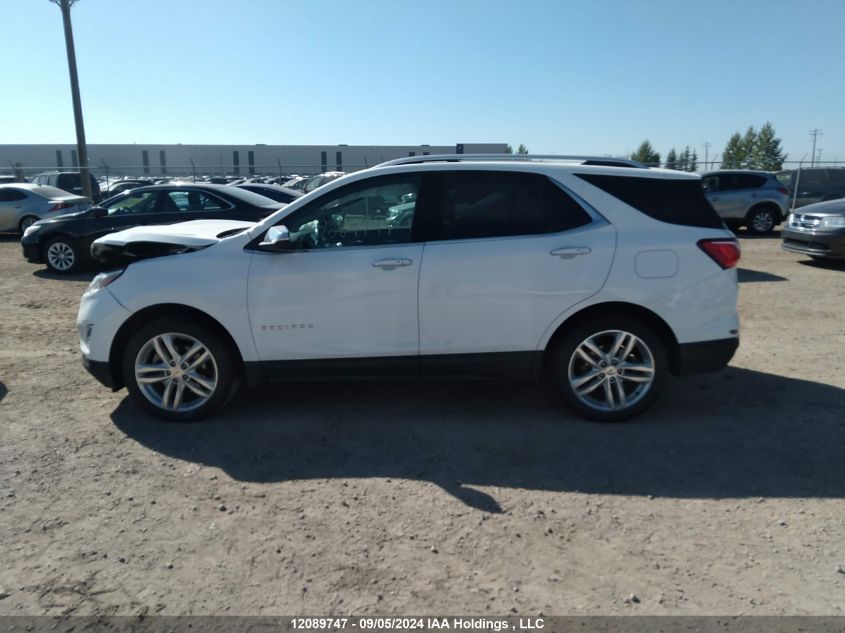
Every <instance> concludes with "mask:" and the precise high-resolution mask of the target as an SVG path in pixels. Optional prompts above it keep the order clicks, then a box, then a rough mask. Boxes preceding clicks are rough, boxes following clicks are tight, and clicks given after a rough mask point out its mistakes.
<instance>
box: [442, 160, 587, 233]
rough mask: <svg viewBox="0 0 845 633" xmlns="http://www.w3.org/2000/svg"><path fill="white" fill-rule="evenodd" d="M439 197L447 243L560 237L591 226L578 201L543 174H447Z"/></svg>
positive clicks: (465, 172) (443, 177)
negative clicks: (501, 238)
mask: <svg viewBox="0 0 845 633" xmlns="http://www.w3.org/2000/svg"><path fill="white" fill-rule="evenodd" d="M437 199H438V204H437V207H438V212H439V231H438V233H439V234H438V235H437V239H441V240H458V239H475V238H485V237H507V236H515V235H542V234H547V233H559V232H560V231H566V230H569V229H573V228H576V227H579V226H583V225H585V224H589V223H590V222H591V218H590V215H589V214H588V213H587V212H586V211H585V210H584V209H583V208H582V207H581V206H580V205H579V204H578V203H577V202H576V201H575V200H573V199H572V198H571V197H570V196H569V195H567V193H566V192H565V191H563V190H562V189H561V188H560V187H558V186H556V185H555V184H553V183H552V182H551V181H550V180H549V179H548V178H547V177H546V176H543V175H540V174H529V173H519V172H491V171H456V172H450V173H444V174H442V175H441V180H440V186H439V192H438V195H437Z"/></svg>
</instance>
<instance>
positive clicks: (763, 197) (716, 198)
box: [701, 169, 789, 235]
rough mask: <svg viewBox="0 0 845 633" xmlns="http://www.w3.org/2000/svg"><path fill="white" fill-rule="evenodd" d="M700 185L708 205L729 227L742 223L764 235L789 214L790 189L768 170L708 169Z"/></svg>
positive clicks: (753, 231)
mask: <svg viewBox="0 0 845 633" xmlns="http://www.w3.org/2000/svg"><path fill="white" fill-rule="evenodd" d="M701 184H702V186H703V187H704V193H705V194H706V195H707V199H708V200H710V204H712V205H713V207H714V208H715V209H716V212H717V213H718V214H719V216H720V217H721V218H722V220H724V221H725V224H727V225H728V226H730V227H731V228H736V227H740V226H745V227H746V228H747V229H748V230H749V231H750V232H751V233H757V234H758V235H765V234H766V233H770V232H771V231H772V229H774V228H775V226H776V225H777V224H780V223H781V222H782V221H783V220H784V219H785V218H786V216H787V214H788V213H789V192H788V191H787V189H786V187H784V186H783V184H782V183H781V182H780V181H778V179H777V178H775V176H774V174H771V173H769V172H767V171H751V170H748V169H741V170H740V169H737V170H720V171H711V172H708V173H706V174H703V176H702V181H701Z"/></svg>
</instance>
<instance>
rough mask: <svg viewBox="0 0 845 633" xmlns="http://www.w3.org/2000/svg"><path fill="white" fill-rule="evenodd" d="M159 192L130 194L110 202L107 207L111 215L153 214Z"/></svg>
mask: <svg viewBox="0 0 845 633" xmlns="http://www.w3.org/2000/svg"><path fill="white" fill-rule="evenodd" d="M157 194H158V192H157V191H141V192H137V191H136V192H132V193H128V194H126V195H125V196H121V197H120V198H119V199H118V200H114V201H112V202H109V203H108V205H107V206H106V210H108V213H109V215H126V214H129V213H133V214H134V213H153V212H154V210H155V209H154V207H155V200H156V197H157Z"/></svg>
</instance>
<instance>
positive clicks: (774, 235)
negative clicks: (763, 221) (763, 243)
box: [731, 228, 780, 240]
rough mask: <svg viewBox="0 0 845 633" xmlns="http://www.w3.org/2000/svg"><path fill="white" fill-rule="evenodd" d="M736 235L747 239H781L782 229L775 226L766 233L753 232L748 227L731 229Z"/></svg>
mask: <svg viewBox="0 0 845 633" xmlns="http://www.w3.org/2000/svg"><path fill="white" fill-rule="evenodd" d="M731 231H732V232H733V234H734V235H736V236H737V237H740V238H742V239H745V240H774V239H778V240H779V239H780V229H779V228H774V229H772V230H771V231H769V232H768V233H766V234H765V235H758V234H757V233H752V232H751V231H749V230H748V229H747V228H741V229H731Z"/></svg>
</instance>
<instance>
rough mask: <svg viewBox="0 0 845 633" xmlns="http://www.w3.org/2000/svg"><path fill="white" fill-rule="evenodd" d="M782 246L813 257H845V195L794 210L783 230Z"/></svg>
mask: <svg viewBox="0 0 845 633" xmlns="http://www.w3.org/2000/svg"><path fill="white" fill-rule="evenodd" d="M781 247H782V248H783V249H784V250H787V251H792V252H794V253H803V254H805V255H809V256H810V257H812V258H813V259H845V199H842V200H829V201H827V202H817V203H815V204H808V205H807V206H805V207H802V208H801V211H800V212H798V211H793V212H792V213H791V214H790V215H789V218H788V220H787V223H786V227H785V228H784V229H783V232H782V233H781Z"/></svg>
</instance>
